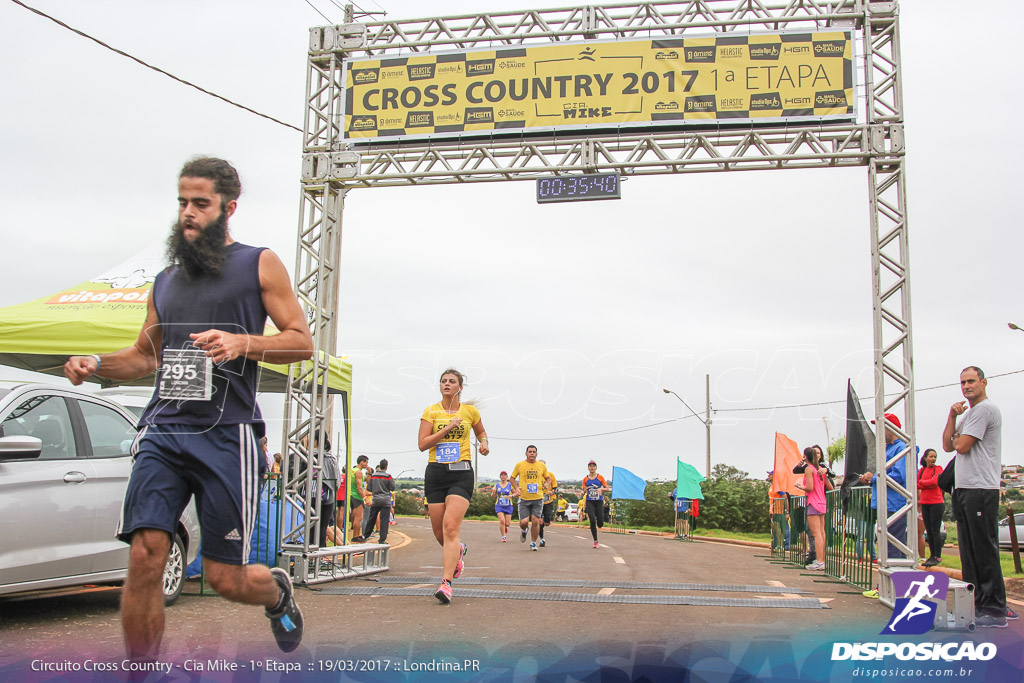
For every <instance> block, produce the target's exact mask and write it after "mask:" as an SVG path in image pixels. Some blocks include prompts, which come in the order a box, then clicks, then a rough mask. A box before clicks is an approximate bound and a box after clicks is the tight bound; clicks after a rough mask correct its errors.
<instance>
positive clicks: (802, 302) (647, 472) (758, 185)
mask: <svg viewBox="0 0 1024 683" xmlns="http://www.w3.org/2000/svg"><path fill="white" fill-rule="evenodd" d="M310 2H311V3H312V4H313V6H315V7H316V8H318V9H319V10H320V11H321V12H323V13H324V14H326V15H327V17H329V18H330V22H327V21H325V20H324V17H322V16H321V15H320V14H318V13H317V12H316V11H314V9H313V8H312V7H311V6H310V5H309V4H307V3H306V2H305V1H304V0H274V1H273V2H270V1H256V0H246V1H245V2H242V1H240V0H239V1H235V2H226V1H223V0H218V1H216V2H210V1H209V0H204V1H202V2H198V1H191V0H178V1H176V2H173V3H140V2H132V1H129V0H110V1H102V0H94V1H93V2H89V3H81V2H76V1H74V0H28V4H30V5H32V6H35V7H37V8H38V9H40V10H42V11H44V12H47V13H49V14H51V15H53V16H55V17H57V18H59V19H61V20H63V21H65V22H67V23H68V24H70V25H71V26H74V27H76V28H78V29H80V30H82V31H84V32H86V33H89V34H90V35H93V36H95V37H96V38H99V39H100V40H103V41H105V42H107V43H109V44H111V45H112V46H114V47H117V48H119V49H121V50H124V51H126V52H128V53H130V54H132V55H134V56H137V57H138V58H140V59H143V60H145V61H147V62H149V63H151V64H154V65H156V66H159V67H161V68H162V69H164V70H166V71H169V72H171V73H173V74H175V75H177V76H179V77H180V78H183V79H185V80H189V81H191V82H193V83H196V84H198V85H200V86H202V87H204V88H206V89H208V90H211V91H213V92H216V93H218V94H220V95H223V96H224V97H227V98H230V99H233V100H235V101H238V102H241V103H243V104H245V105H247V106H249V107H251V108H253V109H255V110H257V111H260V112H263V113H265V114H268V115H270V116H273V117H275V118H278V119H280V120H282V121H285V122H288V123H291V124H293V125H297V126H301V123H302V120H303V107H304V101H303V90H304V84H305V69H306V50H307V45H308V28H309V27H311V26H320V25H325V24H327V23H340V22H341V20H342V13H341V10H340V9H338V7H337V6H336V5H334V4H333V3H331V2H328V1H327V0H310ZM374 4H375V3H373V2H372V0H368V2H367V4H365V5H364V8H365V9H372V8H373V5H374ZM380 4H382V5H383V6H384V7H385V8H386V9H387V11H388V13H389V17H390V18H411V17H419V16H423V14H424V11H425V9H424V8H425V7H428V6H429V11H430V12H432V13H436V14H437V15H445V14H458V13H464V12H468V11H479V10H480V9H481V8H483V7H486V8H488V9H491V10H496V9H510V8H528V7H543V6H544V3H540V2H536V1H534V2H515V1H513V0H504V1H501V2H499V1H489V2H486V3H480V2H457V1H453V0H435V2H432V3H429V5H426V4H424V3H422V2H411V1H397V0H380ZM553 6H563V5H562V4H561V3H553ZM966 7H968V5H967V4H965V3H963V2H953V0H929V1H928V2H924V1H923V0H918V1H910V2H903V3H901V9H902V14H901V16H902V47H903V49H902V59H903V75H904V97H905V114H906V120H907V128H906V136H907V150H908V156H907V168H908V175H907V178H908V202H909V223H910V245H911V261H910V263H911V274H912V275H911V282H912V285H911V291H912V302H913V303H912V306H913V308H912V311H913V324H914V328H913V333H914V342H915V346H914V354H915V371H916V383H917V387H918V389H919V390H920V389H925V388H927V387H933V386H937V385H950V384H955V383H956V382H957V381H958V375H959V371H960V369H961V368H962V367H963V366H965V365H968V364H975V365H979V366H981V367H982V368H983V369H984V370H985V371H986V372H987V373H988V374H989V375H999V374H1001V373H1015V372H1019V371H1021V370H1024V335H1021V334H1020V333H1018V332H1012V331H1010V330H1009V329H1008V328H1007V326H1006V323H1007V321H1010V320H1017V321H1018V322H1020V323H1021V324H1022V325H1024V311H1022V306H1021V304H1020V301H1019V298H1020V291H1021V288H1020V281H1021V270H1020V266H1019V259H1020V256H1019V252H1020V245H1021V242H1022V237H1021V235H1020V233H1019V226H1020V218H1019V212H1018V210H1017V202H1016V199H1015V198H1016V197H1018V196H1019V194H1020V187H1019V185H1020V175H1021V173H1020V169H1019V163H1018V162H1015V161H1013V160H1014V159H1019V158H1020V153H1021V146H1022V143H1021V138H1020V136H1019V135H1016V134H1013V135H1011V133H1012V131H1014V130H1016V129H1017V128H1018V122H1017V120H1016V119H1017V117H1018V115H1019V112H1020V111H1021V105H1022V102H1021V99H1022V95H1021V92H1020V88H1019V87H1018V86H1019V83H1020V70H1019V67H1020V65H1021V59H1020V56H1019V49H1018V45H1019V35H1018V33H1019V28H1018V27H1019V26H1020V25H1021V23H1022V19H1024V17H1022V14H1024V10H1022V8H1021V4H1020V3H1018V2H1010V1H1009V0H1005V1H1002V2H991V3H987V4H986V5H985V8H984V10H982V9H981V8H980V7H979V8H973V6H972V9H965V8H966ZM0 83H2V85H3V91H2V92H3V103H4V104H3V106H2V107H0V150H2V155H3V156H2V162H0V206H2V207H3V213H2V219H0V220H2V231H3V236H4V259H3V262H4V268H3V270H2V271H0V282H2V283H3V284H4V286H3V287H2V288H0V305H3V306H6V305H11V304H15V303H19V302H22V301H27V300H30V299H34V298H37V297H40V296H43V295H47V294H50V293H52V292H54V291H57V290H59V289H62V288H64V287H68V286H73V285H75V284H78V283H80V282H82V281H85V280H87V279H88V278H89V277H91V276H94V275H97V274H99V273H102V272H103V271H105V270H107V269H109V268H110V267H111V266H112V265H115V264H117V263H119V262H121V261H124V260H126V259H127V258H129V257H130V256H132V255H133V254H135V253H137V252H140V251H142V250H144V249H146V248H147V247H149V246H151V245H152V244H154V243H155V242H160V241H161V240H163V239H164V236H165V235H166V232H167V230H168V229H169V225H170V223H171V221H172V220H173V219H174V218H175V216H176V214H175V209H176V201H175V199H176V176H177V173H178V171H179V169H180V167H181V164H182V163H183V161H184V160H185V159H186V158H188V157H190V156H193V155H195V154H211V155H217V156H222V157H224V158H226V159H229V160H230V161H232V162H233V163H234V164H235V165H236V166H237V168H238V169H239V171H240V173H241V176H242V181H243V185H244V190H243V194H242V197H241V199H240V201H239V209H238V211H237V213H236V214H235V215H234V217H233V218H232V220H231V224H230V228H231V231H232V234H233V235H234V236H235V238H236V239H238V240H239V241H242V242H246V243H250V244H257V245H265V246H269V247H271V248H273V249H274V250H275V251H277V252H278V253H279V254H280V255H281V256H282V258H283V260H284V261H285V263H286V264H288V265H289V268H290V269H291V268H292V267H293V264H294V260H295V240H296V237H295V233H296V225H297V217H298V209H299V197H300V183H299V178H300V170H301V145H302V140H301V135H300V134H299V133H297V132H295V131H294V130H291V129H289V128H286V127H284V126H281V125H278V124H275V123H272V122H270V121H267V120H265V119H261V118H258V117H256V116H254V115H252V114H248V113H246V112H243V111H241V110H239V109H237V108H235V107H231V106H229V105H227V104H224V103H223V102H221V101H218V100H216V99H214V98H212V97H210V96H208V95H204V94H202V93H200V92H198V91H196V90H194V89H192V88H189V87H186V86H183V85H181V84H179V83H176V82H174V81H172V80H171V79H169V78H167V77H166V76H162V75H159V74H157V73H154V72H153V71H150V70H148V69H145V68H144V67H142V66H140V65H138V64H136V63H134V62H132V61H130V60H128V59H126V58H124V57H122V56H119V55H117V54H114V53H112V52H110V51H109V50H106V49H104V48H102V47H100V46H99V45H97V44H95V43H93V42H91V41H89V40H87V39H85V38H82V37H80V36H77V35H75V34H73V33H71V32H70V31H68V30H66V29H64V28H61V27H60V26H58V25H56V24H54V23H53V22H51V21H49V20H47V19H44V18H42V17H40V16H38V15H35V14H33V13H31V12H29V11H28V10H26V9H24V8H22V7H20V6H18V5H16V4H14V3H13V2H10V1H9V0H2V1H0ZM622 195H623V198H622V199H621V200H619V201H608V202H590V203H576V204H568V205H544V206H538V205H537V204H536V203H535V201H534V184H533V183H532V182H512V183H501V184H499V183H488V184H475V185H473V186H471V187H454V186H436V187H430V188H379V189H361V190H355V191H353V192H351V193H350V194H349V195H348V199H347V201H346V206H345V212H344V233H343V235H344V236H343V246H342V250H343V259H342V276H341V318H340V319H341V332H340V344H339V350H338V352H339V353H340V354H342V355H345V356H347V358H348V360H349V361H350V362H351V363H352V365H353V367H354V378H355V390H354V397H353V415H354V424H353V448H354V453H367V454H369V455H371V459H372V460H376V459H377V458H379V457H381V456H384V455H386V457H388V458H389V459H390V460H391V462H392V465H391V468H390V469H391V471H392V473H395V474H398V473H400V472H402V471H403V470H410V471H411V472H414V473H417V472H421V471H422V468H423V463H424V462H425V456H424V455H423V454H420V453H418V452H417V451H416V448H415V443H416V432H417V428H418V423H419V416H420V414H421V412H422V410H423V408H424V407H425V406H427V405H428V404H430V403H432V402H434V401H436V400H437V397H438V393H437V380H438V376H439V374H440V371H441V370H443V369H444V368H445V367H448V366H454V367H456V368H459V369H461V370H462V371H463V372H466V373H467V374H468V384H467V386H466V388H465V392H464V396H465V397H466V398H476V399H479V401H480V403H481V412H482V414H483V419H484V424H485V426H486V427H487V431H488V433H489V434H490V436H491V444H492V454H491V455H490V456H489V457H488V458H485V459H482V463H481V466H480V473H481V474H482V475H483V476H496V475H497V473H498V472H499V471H500V470H501V469H510V468H511V466H512V465H513V464H514V463H515V462H516V461H517V460H519V459H521V456H522V453H523V451H524V449H525V447H526V444H527V443H535V444H536V445H537V446H538V447H539V449H540V453H541V456H540V457H541V458H545V459H547V462H548V465H549V466H550V467H551V469H552V470H553V471H554V472H555V473H556V475H558V476H559V478H566V479H567V478H578V477H580V476H582V475H583V474H584V473H585V471H586V467H585V465H586V462H587V460H589V459H590V458H595V459H596V460H597V461H598V462H599V464H600V467H599V469H600V471H602V472H603V473H604V474H605V475H608V474H610V473H611V467H612V466H613V465H619V466H623V467H626V468H628V469H630V470H632V471H633V472H635V473H636V474H639V475H640V476H642V477H645V478H647V479H653V478H665V479H667V478H674V476H675V467H674V463H675V458H676V456H679V457H682V458H683V459H684V460H685V461H686V462H689V463H691V464H693V465H695V466H696V467H697V468H698V469H699V470H700V471H703V470H704V448H705V446H704V427H703V425H702V424H701V423H700V422H699V421H698V420H697V419H695V418H693V417H690V418H688V419H681V420H675V421H673V422H669V423H667V424H660V425H659V424H657V423H661V422H665V421H669V420H673V419H675V418H681V417H685V416H687V415H689V411H687V409H686V408H685V407H684V406H683V405H682V404H681V403H680V402H679V401H677V400H676V399H675V398H673V397H672V396H667V395H665V394H664V393H662V391H661V389H662V388H663V387H668V388H671V389H673V390H674V391H676V392H678V393H679V394H680V395H681V396H682V397H683V398H684V399H685V400H686V402H687V403H689V404H690V405H691V406H692V407H693V408H694V409H695V410H697V411H698V412H701V413H702V412H703V410H704V385H705V375H706V374H709V375H710V376H711V402H712V405H713V408H714V409H715V410H716V411H717V412H716V413H715V414H714V415H713V421H714V424H713V427H712V460H713V462H715V463H718V462H725V463H729V464H732V465H735V466H737V467H739V468H741V469H743V470H745V471H747V472H750V473H751V474H752V475H756V476H763V475H764V472H765V471H766V470H768V469H771V467H772V457H773V455H772V453H773V444H774V433H775V432H776V431H781V432H784V433H786V434H787V435H789V436H790V437H791V438H793V439H795V440H796V441H797V442H798V443H799V444H800V446H801V447H802V446H806V445H809V444H812V443H820V444H822V445H825V444H826V441H827V438H828V436H831V437H832V438H835V437H836V436H837V435H839V434H841V433H842V431H843V430H844V428H845V426H844V416H845V405H844V403H843V400H844V398H845V390H846V382H847V378H852V379H853V382H854V386H855V388H856V389H857V390H858V392H859V393H860V395H861V397H862V398H864V399H866V400H865V403H864V409H865V412H866V413H869V414H870V413H871V412H872V411H873V406H872V403H871V401H870V398H871V396H872V395H873V391H874V389H873V384H872V325H871V281H872V280H871V270H870V243H871V242H870V228H869V210H868V183H867V170H866V168H863V167H861V168H853V169H830V170H821V171H774V172H754V173H734V174H721V173H719V174H701V175H694V174H689V175H686V176H682V177H668V176H657V177H651V176H649V177H643V178H632V179H629V180H628V181H627V182H625V183H624V184H623V190H622ZM25 376H26V374H25V373H18V372H16V371H11V370H6V369H3V370H0V378H3V379H19V378H23V377H25ZM59 381H61V382H63V380H59ZM989 395H990V396H991V397H992V399H993V400H994V401H995V402H996V403H997V404H998V405H999V406H1000V407H1001V408H1002V411H1003V414H1004V416H1005V418H1006V419H1005V424H1004V451H1003V461H1004V463H1005V464H1010V463H1014V464H1016V463H1021V462H1024V457H1021V456H1020V455H1019V454H1018V453H1019V451H1018V445H1019V444H1020V442H1021V438H1022V437H1024V427H1022V426H1021V425H1020V424H1019V422H1020V421H1019V420H1017V419H1015V417H1016V415H1017V412H1018V411H1017V408H1018V406H1019V405H1020V404H1021V401H1022V400H1024V374H1011V375H1009V376H1006V377H995V378H993V379H992V380H991V382H990V384H989ZM959 397H960V393H959V389H958V388H957V387H955V386H949V387H946V388H942V389H935V390H929V391H921V392H920V393H919V394H918V396H917V424H918V441H919V444H920V445H921V447H922V448H925V447H929V446H933V447H934V446H937V445H938V442H939V437H940V435H941V431H942V427H943V424H944V421H945V417H946V414H947V411H948V409H949V406H950V404H951V403H952V402H953V401H955V400H957V399H958V398H959ZM282 401H283V397H276V396H266V395H265V396H262V397H261V403H262V404H263V405H264V407H265V409H266V412H267V414H268V415H277V414H279V413H280V405H281V403H282ZM826 401H835V402H837V403H835V404H834V405H831V406H821V405H819V406H809V407H805V408H800V409H794V408H789V409H776V410H761V411H756V410H750V409H752V408H761V407H770V406H780V405H791V404H810V403H821V402H826ZM902 417H903V416H902V415H901V418H902ZM278 427H279V425H277V426H272V432H271V433H272V436H274V435H275V434H279V433H280V430H279V428H278ZM623 430H630V431H623ZM610 432H618V433H615V434H610ZM945 461H946V457H945V455H943V456H941V457H940V460H939V462H940V463H944V462H945Z"/></svg>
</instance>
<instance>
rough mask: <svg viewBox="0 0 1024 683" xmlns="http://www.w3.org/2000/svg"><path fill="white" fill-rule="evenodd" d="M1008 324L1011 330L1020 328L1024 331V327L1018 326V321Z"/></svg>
mask: <svg viewBox="0 0 1024 683" xmlns="http://www.w3.org/2000/svg"><path fill="white" fill-rule="evenodd" d="M1006 326H1007V327H1009V328H1010V329H1011V330H1020V331H1021V332H1024V327H1017V323H1006Z"/></svg>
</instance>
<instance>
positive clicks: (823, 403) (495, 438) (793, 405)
mask: <svg viewBox="0 0 1024 683" xmlns="http://www.w3.org/2000/svg"><path fill="white" fill-rule="evenodd" d="M1022 372H1024V370H1013V371H1011V372H1002V373H999V374H996V375H988V378H989V379H994V378H996V377H1008V376H1010V375H1017V374H1020V373H1022ZM958 386H960V384H959V382H953V383H951V384H936V385H935V386H931V387H925V388H923V389H917V390H915V392H914V393H921V392H922V391H932V390H933V389H949V388H950V387H958ZM840 403H846V399H842V400H839V401H818V402H815V403H790V404H787V405H777V406H761V407H759V408H725V409H722V410H715V411H714V412H716V413H738V412H753V411H757V410H787V409H790V408H810V407H814V406H828V405H837V404H840ZM694 417H698V418H699V417H700V416H695V415H684V416H682V417H677V418H674V419H671V420H663V421H661V422H655V423H654V424H649V425H640V426H638V427H628V428H626V429H616V430H614V431H611V432H600V433H597V434H578V435H576V436H550V437H546V438H540V437H536V436H531V437H521V438H514V437H510V436H491V435H490V434H488V435H487V436H488V438H490V439H491V441H570V440H572V439H592V438H594V437H598V436H611V435H613V434H623V433H625V432H635V431H638V430H641V429H651V428H652V427H660V426H661V425H666V424H670V423H672V422H679V421H680V420H690V419H693V418H694ZM415 452H416V451H391V452H388V453H368V452H363V455H401V454H406V453H410V454H411V453H415Z"/></svg>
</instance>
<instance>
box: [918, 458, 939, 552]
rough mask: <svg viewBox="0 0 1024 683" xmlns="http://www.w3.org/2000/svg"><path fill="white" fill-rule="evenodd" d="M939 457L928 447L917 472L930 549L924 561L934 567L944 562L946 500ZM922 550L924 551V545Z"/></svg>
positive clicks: (919, 498) (919, 501) (919, 495)
mask: <svg viewBox="0 0 1024 683" xmlns="http://www.w3.org/2000/svg"><path fill="white" fill-rule="evenodd" d="M937 457H938V454H937V453H936V452H935V449H934V448H929V449H926V450H925V452H924V455H923V456H922V457H921V470H920V471H919V472H918V473H917V502H918V503H919V505H920V507H921V517H922V519H923V520H924V529H925V533H926V534H927V541H928V551H929V554H928V559H927V560H925V561H924V566H926V567H934V566H935V565H937V564H938V563H940V562H942V538H941V534H942V531H941V528H942V515H943V513H945V511H946V501H945V500H944V499H943V497H942V489H940V488H939V483H938V481H939V475H940V474H942V465H937V464H936V463H935V460H936V459H937ZM920 550H921V552H924V547H922V548H921V549H920Z"/></svg>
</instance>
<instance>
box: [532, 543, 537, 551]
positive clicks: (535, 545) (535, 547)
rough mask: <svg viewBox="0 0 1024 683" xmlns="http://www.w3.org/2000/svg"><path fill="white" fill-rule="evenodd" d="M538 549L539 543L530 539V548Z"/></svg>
mask: <svg viewBox="0 0 1024 683" xmlns="http://www.w3.org/2000/svg"><path fill="white" fill-rule="evenodd" d="M536 549H537V544H536V543H534V542H533V541H530V550H536Z"/></svg>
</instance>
